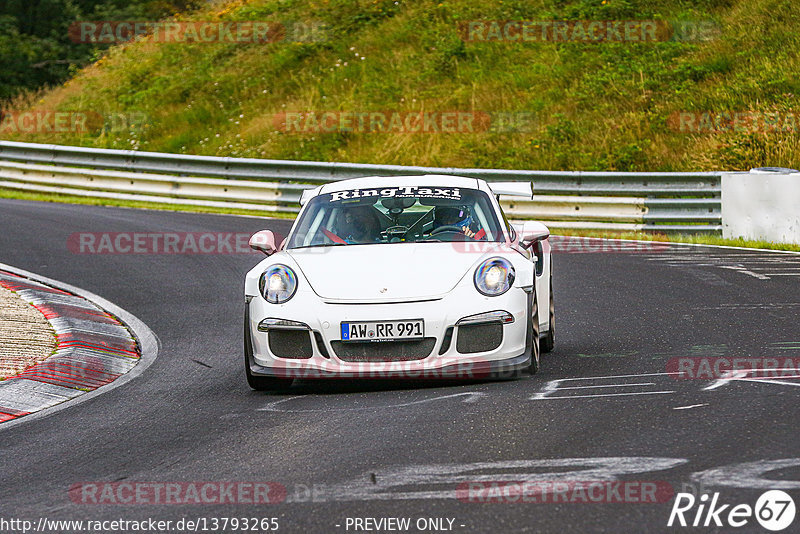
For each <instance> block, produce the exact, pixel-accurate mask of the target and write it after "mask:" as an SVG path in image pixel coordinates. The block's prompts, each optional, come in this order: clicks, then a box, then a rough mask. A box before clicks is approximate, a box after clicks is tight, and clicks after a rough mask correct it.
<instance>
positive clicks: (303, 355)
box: [267, 329, 314, 360]
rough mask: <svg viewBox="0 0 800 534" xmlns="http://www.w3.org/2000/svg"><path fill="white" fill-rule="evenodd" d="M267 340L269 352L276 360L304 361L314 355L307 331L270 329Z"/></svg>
mask: <svg viewBox="0 0 800 534" xmlns="http://www.w3.org/2000/svg"><path fill="white" fill-rule="evenodd" d="M267 339H268V341H269V350H270V352H271V353H272V354H274V355H275V357H277V358H288V359H292V360H305V359H308V358H311V356H312V355H313V354H314V349H313V348H312V346H311V335H310V334H309V332H308V330H288V329H287V330H281V329H271V330H270V331H269V333H268V334H267Z"/></svg>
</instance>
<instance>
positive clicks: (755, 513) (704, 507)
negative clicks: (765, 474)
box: [667, 490, 795, 532]
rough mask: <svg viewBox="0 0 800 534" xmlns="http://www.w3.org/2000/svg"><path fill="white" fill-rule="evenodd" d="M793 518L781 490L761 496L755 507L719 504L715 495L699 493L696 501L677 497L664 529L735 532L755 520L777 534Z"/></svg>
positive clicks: (686, 495)
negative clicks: (725, 530) (684, 528)
mask: <svg viewBox="0 0 800 534" xmlns="http://www.w3.org/2000/svg"><path fill="white" fill-rule="evenodd" d="M794 516H795V505H794V499H792V497H791V495H789V494H788V493H786V492H785V491H781V490H769V491H767V492H764V493H763V494H762V495H761V496H760V497H759V498H758V500H757V501H756V504H755V506H750V505H749V504H736V505H732V504H722V503H720V502H719V492H717V493H714V495H713V496H711V497H709V495H708V494H707V493H703V494H702V495H700V498H696V497H695V496H694V495H693V494H691V493H678V495H677V496H676V497H675V503H673V505H672V511H671V512H670V514H669V521H667V526H668V527H671V526H673V525H674V526H681V527H686V526H692V527H722V526H728V527H733V528H739V527H743V526H745V525H747V524H750V522H751V521H752V520H753V518H755V520H756V521H758V523H759V524H760V525H761V526H762V527H764V528H765V529H767V530H771V531H773V532H777V531H780V530H784V529H786V528H787V527H788V526H789V525H791V524H792V522H793V521H794Z"/></svg>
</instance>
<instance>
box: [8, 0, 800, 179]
mask: <svg viewBox="0 0 800 534" xmlns="http://www.w3.org/2000/svg"><path fill="white" fill-rule="evenodd" d="M179 18H180V20H193V21H265V22H270V23H272V24H280V25H281V26H280V27H282V28H284V30H285V32H284V33H283V34H279V35H278V40H274V39H271V41H272V42H268V43H232V42H225V43H219V42H214V43H206V42H194V43H187V42H171V43H157V42H154V39H153V38H152V37H146V38H143V39H140V40H138V41H136V42H131V43H127V44H123V45H118V46H114V47H112V48H110V49H109V50H108V52H107V54H106V55H105V56H104V57H103V58H102V59H100V60H99V61H98V62H96V63H94V64H93V65H91V66H89V67H87V68H85V69H83V70H81V71H79V72H78V73H77V74H76V75H75V77H74V78H73V79H72V80H70V81H69V82H67V83H66V84H65V85H64V86H62V87H58V88H55V89H53V90H49V91H46V92H44V93H42V94H39V95H36V96H33V95H28V96H26V97H20V98H18V99H17V100H16V101H13V102H11V103H9V104H7V105H6V106H5V109H6V111H7V112H9V111H10V112H11V113H12V114H17V115H16V116H19V114H20V112H22V111H28V112H31V111H32V112H34V113H38V114H39V116H41V115H42V114H43V113H47V112H50V111H54V110H59V111H67V112H89V113H90V114H91V113H93V114H96V115H97V117H100V116H102V117H106V119H105V120H106V121H107V123H108V124H110V123H109V122H108V120H109V119H108V117H110V116H116V117H118V118H119V117H122V116H125V117H127V118H129V119H130V118H133V119H132V121H131V122H132V124H130V126H132V127H130V128H121V127H120V126H119V125H120V124H122V121H120V120H116V121H112V122H113V123H114V124H116V127H113V128H108V127H106V128H105V129H103V128H102V127H100V124H101V123H102V119H97V120H98V121H99V123H98V124H95V125H94V126H92V127H88V128H86V129H79V130H81V131H79V132H75V131H67V132H62V133H57V132H47V131H37V132H34V133H25V132H20V131H17V130H20V129H21V128H19V124H16V123H14V122H13V120H12V121H11V122H9V119H8V118H6V119H4V122H3V123H2V125H1V126H0V138H2V139H11V140H22V141H30V142H42V143H58V144H76V145H84V146H93V147H104V148H123V149H131V148H133V149H138V150H149V151H164V152H176V153H187V154H205V155H220V156H247V157H264V158H278V159H302V160H320V161H350V162H369V163H392V164H405V165H435V166H458V167H491V168H499V167H505V168H518V169H556V170H562V169H564V170H624V171H633V170H666V171H672V170H719V169H729V170H736V169H749V168H751V167H756V166H763V165H779V166H787V167H797V166H798V165H800V145H798V134H797V127H798V125H797V124H796V123H795V121H794V115H793V110H795V108H797V107H798V106H797V104H796V102H797V99H798V96H797V95H800V78H798V76H797V72H800V59H798V51H800V3H797V2H794V1H792V0H697V1H691V2H690V1H678V0H659V1H655V0H638V1H637V0H580V1H558V0H538V1H537V0H503V1H499V0H498V1H495V2H491V3H490V2H485V1H481V0H452V1H451V0H443V1H441V2H437V1H427V0H423V1H407V0H398V1H395V0H369V1H362V0H359V1H354V0H279V1H275V0H251V1H237V2H230V3H227V4H216V5H215V6H214V7H213V8H206V10H199V11H195V12H192V13H185V14H183V15H180V17H179ZM630 20H639V21H646V22H645V25H647V24H651V23H652V24H653V25H654V26H653V27H655V28H656V31H655V32H654V34H655V35H656V36H657V39H656V40H655V41H653V40H650V41H647V42H641V41H637V42H634V41H632V40H631V39H623V40H616V39H613V38H610V39H609V40H606V41H604V42H586V41H582V40H581V38H580V35H578V36H577V37H576V36H575V34H574V33H573V32H574V31H576V28H577V29H580V28H579V27H580V26H581V25H583V27H584V29H585V27H586V25H585V24H584V23H583V22H581V21H630ZM470 21H473V22H475V21H484V22H483V24H485V26H474V25H473V26H469V22H470ZM488 21H577V22H573V23H572V24H570V25H566V27H568V28H569V32H570V35H571V37H570V38H569V39H559V38H558V35H556V34H551V35H549V37H548V38H547V39H546V40H544V41H542V40H541V39H535V40H530V41H527V42H519V41H509V40H506V39H502V38H501V39H500V40H496V39H495V37H496V35H493V33H492V31H493V30H492V27H491V24H490V22H488ZM639 26H641V24H640V25H639ZM276 27H277V26H276ZM481 27H482V28H484V30H485V31H483V33H481V30H480V28H481ZM469 28H472V29H473V30H475V29H476V28H478V30H476V31H475V33H473V34H472V39H470V34H469ZM487 28H488V29H487ZM502 28H503V31H506V30H508V28H509V27H508V26H507V24H506V25H503V26H502ZM496 29H497V28H495V29H494V30H496ZM646 29H647V28H645V30H646ZM565 31H566V30H565ZM637 31H638V30H637ZM309 32H310V33H309ZM497 35H500V34H497ZM509 35H513V32H509ZM501 37H502V36H501ZM480 39H483V40H480ZM487 39H488V40H487ZM326 112H335V114H328V115H325V113H326ZM367 112H371V113H374V114H375V115H363V114H364V113H367ZM419 112H424V113H427V115H419ZM736 113H739V115H736ZM114 114H124V115H114ZM729 116H730V120H728V117H729ZM7 117H8V115H7ZM359 117H361V118H360V119H359ZM364 117H367V119H364ZM373 117H377V119H376V120H378V121H379V122H377V123H376V122H372V121H373ZM417 119H419V120H422V121H424V120H429V122H430V124H427V123H425V124H424V125H423V126H422V129H428V130H439V131H427V132H424V133H423V132H416V131H413V130H414V127H415V126H414V125H415V123H414V121H415V120H417ZM359 120H360V121H361V123H359ZM365 121H366V122H365ZM380 121H384V128H385V129H389V130H390V131H388V132H387V131H375V130H377V129H379V128H380ZM89 122H90V123H91V121H89ZM453 125H455V126H453ZM41 129H43V130H46V128H41ZM67 129H68V130H69V129H70V128H67ZM348 129H349V130H351V131H347V130H348ZM298 130H299V131H298ZM329 130H330V131H329ZM352 130H355V131H352ZM442 130H447V131H442Z"/></svg>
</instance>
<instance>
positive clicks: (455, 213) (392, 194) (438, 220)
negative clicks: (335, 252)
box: [287, 186, 505, 248]
mask: <svg viewBox="0 0 800 534" xmlns="http://www.w3.org/2000/svg"><path fill="white" fill-rule="evenodd" d="M501 228H502V227H501V225H500V222H499V221H498V220H497V216H496V215H495V211H494V209H493V207H492V204H491V200H490V198H489V196H488V195H487V194H486V193H484V192H482V191H478V190H476V189H464V188H450V187H441V186H438V187H437V186H405V187H391V188H374V189H372V188H362V189H351V190H345V191H336V192H333V193H328V194H324V195H318V196H316V197H314V198H313V199H311V200H310V201H309V204H308V206H307V208H306V209H305V210H303V214H302V215H301V216H300V220H299V221H298V222H297V225H296V226H295V229H294V231H293V232H292V235H290V236H289V239H288V242H287V248H304V247H317V246H333V245H351V244H360V245H364V244H379V243H409V242H417V243H420V242H425V243H427V242H431V243H435V242H443V241H444V242H449V241H503V240H504V239H505V237H504V235H503V232H502V230H501Z"/></svg>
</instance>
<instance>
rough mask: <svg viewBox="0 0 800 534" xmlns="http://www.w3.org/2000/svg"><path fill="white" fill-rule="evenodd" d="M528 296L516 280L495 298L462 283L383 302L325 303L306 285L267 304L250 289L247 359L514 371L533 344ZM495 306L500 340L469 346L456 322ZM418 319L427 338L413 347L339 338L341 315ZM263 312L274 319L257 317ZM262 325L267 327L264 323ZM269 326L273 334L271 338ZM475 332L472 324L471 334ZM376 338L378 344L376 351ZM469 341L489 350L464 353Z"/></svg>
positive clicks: (343, 366)
mask: <svg viewBox="0 0 800 534" xmlns="http://www.w3.org/2000/svg"><path fill="white" fill-rule="evenodd" d="M469 289H471V288H469ZM462 293H463V294H462ZM528 298H529V295H528V292H526V291H525V290H523V289H521V288H518V287H514V288H511V289H510V290H509V291H508V292H507V293H506V294H504V295H501V296H499V297H483V296H476V295H475V291H474V290H471V291H465V290H464V289H463V288H462V289H457V290H455V291H453V292H452V293H450V294H448V295H446V296H444V297H442V298H438V299H435V300H428V301H420V302H400V303H385V304H384V303H381V304H342V303H333V302H325V301H323V300H321V299H320V298H319V297H318V296H317V295H315V294H314V293H313V292H310V291H308V292H303V293H301V292H298V294H297V295H295V297H294V298H293V299H292V300H290V301H289V302H287V303H285V304H282V305H274V304H270V303H268V302H266V301H265V300H264V299H263V298H261V297H259V296H255V297H253V298H252V299H250V302H249V303H248V306H247V311H246V319H247V324H248V330H249V333H250V336H251V346H252V354H249V355H248V365H249V366H250V372H251V373H252V374H253V375H257V376H272V377H283V378H392V379H397V378H408V379H426V378H427V379H480V378H489V377H513V376H517V375H518V374H519V373H520V372H521V371H522V370H524V369H527V368H528V366H529V365H530V361H531V347H529V346H527V344H526V337H527V336H526V334H527V322H528V319H529V318H528V309H527V308H528V302H529V301H528ZM497 310H502V311H504V312H508V314H510V315H511V316H513V318H514V320H513V322H511V323H506V324H500V323H498V322H497V321H492V322H491V323H486V324H492V325H493V326H491V327H490V328H491V329H492V330H493V331H494V332H498V329H499V331H500V332H501V334H500V335H499V336H496V338H497V337H499V340H498V339H495V341H496V343H495V341H493V342H491V343H490V345H491V347H480V346H477V345H475V346H473V347H472V348H470V344H471V343H476V342H478V341H476V339H477V338H474V336H473V339H470V338H469V337H468V335H467V333H468V332H469V330H467V328H468V327H467V325H459V324H458V323H459V321H460V320H461V319H463V318H465V317H469V316H473V315H477V314H482V313H486V312H490V311H497ZM419 318H422V319H423V320H424V322H425V339H426V340H428V341H426V342H425V343H418V344H417V345H416V348H415V349H414V350H407V347H400V346H399V345H398V346H397V348H398V351H397V352H396V354H395V352H394V351H393V350H392V347H390V346H389V345H385V343H386V342H366V344H365V345H364V344H361V343H359V345H361V346H360V347H354V346H353V344H352V343H351V344H348V345H347V346H346V347H345V346H344V345H343V344H342V342H341V339H340V336H341V333H340V323H341V322H346V321H354V322H355V321H374V320H387V321H389V320H412V319H419ZM265 319H279V320H280V321H266V322H265V323H262V321H264V320H265ZM259 324H261V325H262V328H261V331H260V330H259ZM266 324H269V325H270V326H266V327H265V325H266ZM471 326H476V325H471ZM264 330H266V331H264ZM273 332H277V333H278V334H279V335H275V336H274V337H270V336H271V335H273ZM475 333H476V331H475V330H472V334H475ZM279 338H280V339H281V340H282V341H285V343H284V344H283V345H280V346H279V345H278V344H277V343H276V339H279ZM286 340H290V341H286ZM480 343H484V344H485V343H487V342H486V341H485V340H484V341H480ZM301 345H302V347H301ZM375 345H384V346H383V347H380V351H378V350H377V349H378V348H379V347H375ZM494 345H496V346H494ZM287 347H289V349H288V350H287ZM371 347H373V348H375V349H376V350H375V351H374V352H376V353H377V352H380V353H381V354H380V355H378V356H377V357H378V358H379V360H377V361H376V360H374V359H370V358H372V357H373V356H371V355H370V354H371V352H373V351H372V350H371ZM475 347H477V348H479V349H480V348H490V350H481V351H478V352H474V351H473V352H469V351H470V350H472V349H474V348H475ZM345 349H352V350H349V351H345ZM387 349H388V350H387ZM401 349H402V350H401ZM415 351H416V352H415ZM420 351H422V352H420ZM465 351H466V352H465ZM354 352H355V353H358V354H359V357H358V358H356V359H357V360H359V361H353V356H352V354H351V353H354ZM364 357H366V359H364Z"/></svg>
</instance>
